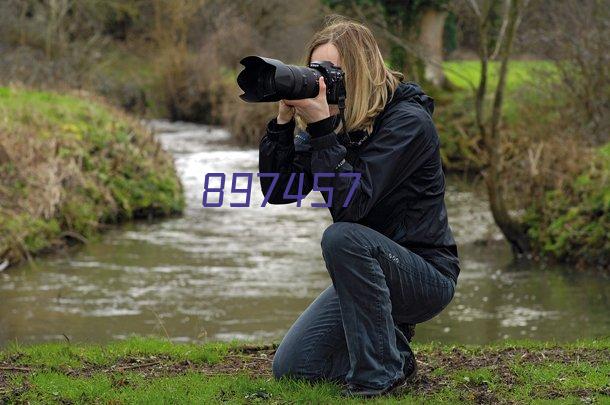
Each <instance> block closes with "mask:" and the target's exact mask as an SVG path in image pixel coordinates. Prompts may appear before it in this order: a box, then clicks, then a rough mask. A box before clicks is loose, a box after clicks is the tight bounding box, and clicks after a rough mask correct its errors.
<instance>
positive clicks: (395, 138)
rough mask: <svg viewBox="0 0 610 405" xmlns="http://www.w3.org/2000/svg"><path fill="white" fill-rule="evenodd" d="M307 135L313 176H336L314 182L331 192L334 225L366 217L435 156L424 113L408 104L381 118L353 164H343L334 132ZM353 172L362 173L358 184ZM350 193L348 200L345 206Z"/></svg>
mask: <svg viewBox="0 0 610 405" xmlns="http://www.w3.org/2000/svg"><path fill="white" fill-rule="evenodd" d="M311 135H312V139H311V145H312V150H313V151H312V157H311V169H312V172H313V173H314V174H315V173H333V172H334V173H335V176H334V177H325V178H318V179H317V180H318V181H317V186H318V187H320V186H321V185H323V186H324V187H332V188H333V196H332V201H331V204H330V205H331V207H330V211H331V215H332V217H333V220H334V222H340V221H343V222H358V221H359V220H361V219H362V218H364V217H365V216H366V215H367V214H368V213H369V211H370V210H371V208H372V207H373V206H374V205H375V204H376V203H377V202H378V201H379V200H381V199H383V198H384V196H385V195H387V194H388V193H389V192H391V191H392V190H393V188H394V187H395V186H397V185H399V184H400V183H401V182H402V181H403V180H404V179H405V178H407V177H409V176H411V175H412V174H413V172H414V171H415V170H417V168H419V167H420V166H421V165H422V164H423V163H425V162H426V160H427V159H429V158H430V157H431V156H432V155H433V153H435V148H436V146H438V142H439V141H438V136H436V130H435V129H434V126H433V124H432V121H431V119H430V117H429V116H428V115H427V113H426V112H424V111H423V110H422V109H421V108H420V107H418V106H411V105H408V106H406V107H405V108H401V109H397V110H395V111H393V112H391V113H390V114H388V116H386V117H384V118H383V121H382V122H381V125H380V127H379V130H378V131H377V133H375V134H373V137H372V138H371V140H370V141H369V142H368V143H367V144H366V145H365V146H364V147H363V148H362V149H361V150H360V152H359V156H358V157H356V159H355V161H354V165H353V166H352V165H351V164H350V163H349V162H347V161H346V160H345V155H346V148H345V147H344V146H343V145H341V144H340V143H339V142H338V140H337V134H336V133H335V132H334V131H333V132H330V133H327V134H325V135H321V134H315V133H313V134H311ZM353 173H360V179H359V181H358V180H357V179H356V177H355V176H354V175H352V174H353ZM352 188H353V190H352ZM350 192H351V193H352V195H351V198H350V200H349V203H348V204H347V207H344V206H343V205H344V203H345V202H346V199H347V197H348V194H350ZM324 198H325V199H327V195H324ZM327 203H328V200H327Z"/></svg>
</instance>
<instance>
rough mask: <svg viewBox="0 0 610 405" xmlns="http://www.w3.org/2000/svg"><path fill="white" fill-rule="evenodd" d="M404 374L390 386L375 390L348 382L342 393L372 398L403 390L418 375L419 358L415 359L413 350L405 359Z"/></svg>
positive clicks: (346, 395) (348, 395)
mask: <svg viewBox="0 0 610 405" xmlns="http://www.w3.org/2000/svg"><path fill="white" fill-rule="evenodd" d="M403 371H404V376H403V377H402V378H399V379H398V380H396V381H394V383H393V384H391V385H390V386H388V387H386V388H383V389H381V390H375V389H371V388H366V387H359V386H355V385H353V384H348V387H347V388H345V389H344V390H343V391H341V395H343V396H345V397H364V398H371V397H377V396H381V395H387V394H390V393H398V392H400V391H402V389H403V388H405V387H406V386H407V385H408V384H409V383H410V382H412V381H413V380H415V378H416V377H417V360H415V355H414V354H413V352H411V356H409V357H408V358H407V359H406V361H405V366H404V368H403Z"/></svg>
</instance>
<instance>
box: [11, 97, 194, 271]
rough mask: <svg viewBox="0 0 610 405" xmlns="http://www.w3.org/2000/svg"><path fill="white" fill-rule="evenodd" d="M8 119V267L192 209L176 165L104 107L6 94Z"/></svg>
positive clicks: (146, 135)
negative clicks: (112, 229)
mask: <svg viewBox="0 0 610 405" xmlns="http://www.w3.org/2000/svg"><path fill="white" fill-rule="evenodd" d="M0 117H2V118H1V119H0V199H2V202H3V204H2V206H0V262H2V261H4V260H5V259H6V260H9V261H10V263H15V262H18V261H20V260H21V259H23V258H24V257H27V256H29V255H33V254H37V253H39V252H41V251H45V250H50V249H52V248H54V247H56V246H61V245H62V244H63V243H64V242H65V240H66V238H72V240H74V239H77V240H80V239H83V238H90V237H92V236H94V235H96V233H97V232H98V231H99V230H100V224H103V223H112V222H119V221H123V220H126V219H131V218H135V217H143V216H162V215H169V214H173V213H178V212H180V211H181V210H182V209H183V206H184V197H183V195H182V188H181V185H180V182H179V179H178V177H177V175H176V173H175V170H174V165H173V161H172V158H171V156H170V155H169V154H167V153H165V152H164V151H163V150H162V149H161V148H160V145H159V144H158V143H157V142H156V141H155V139H154V138H153V136H152V134H151V133H150V132H148V131H146V130H145V129H144V128H143V127H141V125H140V124H139V123H138V122H137V121H135V120H134V119H132V118H130V117H128V116H126V115H125V114H124V113H122V112H121V111H119V110H117V109H115V108H113V107H111V106H109V105H108V104H106V103H105V102H104V101H103V100H101V99H99V98H95V97H93V96H91V95H87V94H77V93H72V94H58V93H55V92H43V91H34V90H28V89H23V88H2V87H0Z"/></svg>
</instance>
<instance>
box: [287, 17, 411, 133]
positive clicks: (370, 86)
mask: <svg viewBox="0 0 610 405" xmlns="http://www.w3.org/2000/svg"><path fill="white" fill-rule="evenodd" d="M328 43H330V44H332V45H334V46H335V47H336V48H337V51H338V52H339V57H340V61H341V69H342V70H343V71H344V72H345V87H346V93H347V97H346V99H345V126H346V128H347V130H348V131H353V130H360V129H365V130H367V131H369V133H370V132H372V128H373V122H374V120H375V117H376V116H377V114H379V112H381V111H382V110H383V108H384V106H385V105H386V103H387V102H388V101H389V100H388V99H389V98H390V97H391V95H392V94H393V93H394V91H395V90H396V87H397V86H398V84H399V83H400V82H401V81H402V80H403V79H404V76H403V74H402V73H400V72H397V71H394V70H391V69H389V68H388V67H387V66H386V65H385V63H384V60H383V56H382V55H381V51H380V50H379V46H378V45H377V41H375V37H374V36H373V33H372V32H371V30H370V29H368V28H367V27H366V26H365V25H363V24H361V23H359V22H356V21H353V20H350V19H348V18H346V17H343V16H340V15H331V16H329V17H327V18H326V24H325V26H324V27H323V28H322V29H321V30H320V31H318V32H316V33H315V34H314V36H313V37H312V38H311V40H310V42H309V45H308V47H307V53H306V56H305V63H304V64H305V65H308V64H309V63H310V62H311V55H312V54H313V52H314V50H315V49H316V48H317V47H318V46H320V45H324V44H328ZM295 120H296V123H297V125H298V127H299V128H301V129H303V130H304V129H305V128H306V126H307V124H306V123H305V122H304V121H303V120H302V119H301V117H298V116H297V117H295Z"/></svg>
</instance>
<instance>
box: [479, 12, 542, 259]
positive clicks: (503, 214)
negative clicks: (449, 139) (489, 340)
mask: <svg viewBox="0 0 610 405" xmlns="http://www.w3.org/2000/svg"><path fill="white" fill-rule="evenodd" d="M492 3H493V1H492V0H483V1H481V2H477V1H476V0H469V4H470V6H471V8H472V10H473V12H474V13H475V15H476V16H477V20H478V34H479V58H480V62H481V77H480V81H479V84H478V87H477V90H476V95H475V117H476V124H477V127H478V130H479V133H480V136H481V139H482V140H483V152H484V164H483V176H484V178H485V183H486V186H487V193H488V197H489V204H490V208H491V212H492V215H493V218H494V220H495V222H496V224H497V225H498V227H499V228H500V229H501V231H502V233H503V234H504V236H505V237H506V239H507V240H508V241H509V243H510V244H511V246H512V248H513V251H514V252H515V253H525V252H528V251H530V250H531V247H530V241H529V238H528V236H527V233H526V229H525V227H524V225H523V223H522V222H521V221H520V220H519V219H517V218H513V217H512V216H511V215H510V212H509V210H508V207H507V203H506V200H507V199H506V195H505V190H504V187H503V185H502V181H501V172H502V165H503V161H504V157H503V155H502V152H501V151H502V149H501V131H500V122H501V119H502V105H503V103H504V92H505V89H506V77H507V73H508V62H509V60H510V56H511V50H512V45H513V40H514V38H515V34H516V32H517V28H518V25H519V21H520V19H521V15H522V13H523V10H524V8H525V6H526V3H527V0H508V3H509V4H508V11H507V13H506V14H505V17H504V18H505V19H506V22H505V23H503V24H502V25H503V26H505V28H504V29H503V30H504V34H503V35H502V36H501V38H500V40H501V44H500V45H499V48H498V49H499V50H498V55H499V59H500V71H499V76H498V83H497V85H496V88H495V91H494V94H493V103H492V108H491V115H490V116H489V117H486V115H485V99H486V95H487V88H488V81H489V60H490V51H491V49H490V48H491V46H490V44H491V37H492V35H491V32H490V31H491V29H490V27H491V10H492V6H493V4H492Z"/></svg>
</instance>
